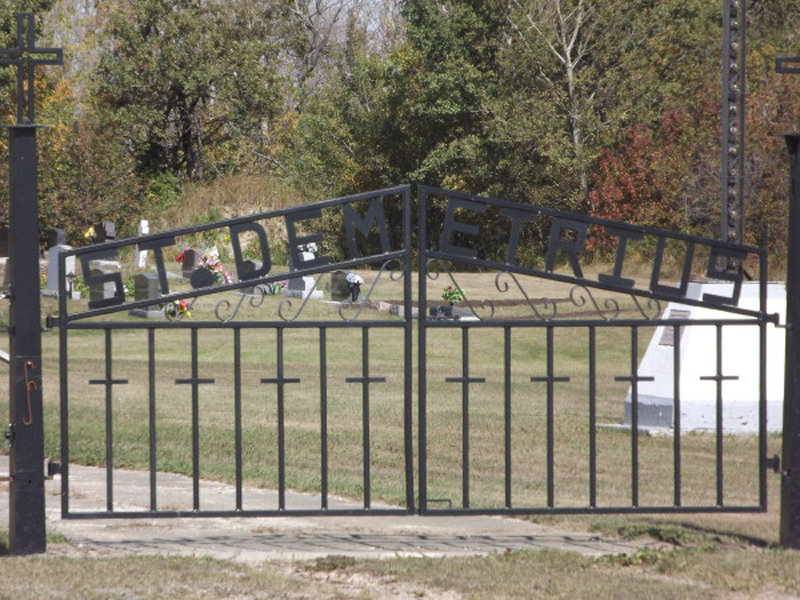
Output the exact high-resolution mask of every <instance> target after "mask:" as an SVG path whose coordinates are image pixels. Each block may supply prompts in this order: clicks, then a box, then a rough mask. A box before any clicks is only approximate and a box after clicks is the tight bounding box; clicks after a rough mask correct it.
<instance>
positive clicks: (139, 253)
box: [133, 219, 150, 269]
mask: <svg viewBox="0 0 800 600" xmlns="http://www.w3.org/2000/svg"><path fill="white" fill-rule="evenodd" d="M136 233H137V235H139V236H142V235H147V234H148V233H150V223H148V222H147V220H146V219H142V220H141V221H139V228H138V229H137V232H136ZM133 256H134V259H135V266H136V268H138V269H146V268H147V251H146V250H139V245H138V244H137V245H136V248H135V249H134V252H133Z"/></svg>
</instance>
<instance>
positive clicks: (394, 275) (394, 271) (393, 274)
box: [339, 258, 404, 322]
mask: <svg viewBox="0 0 800 600" xmlns="http://www.w3.org/2000/svg"><path fill="white" fill-rule="evenodd" d="M393 264H396V265H397V267H396V268H392V265H393ZM387 271H388V273H389V279H390V280H392V281H399V280H401V279H402V278H403V277H404V273H403V263H402V262H401V261H400V260H398V259H396V258H393V259H391V260H387V261H386V262H385V263H383V264H382V265H381V268H380V270H379V271H378V274H377V275H376V276H375V279H374V280H373V281H372V285H370V286H369V289H368V290H367V293H366V294H364V295H363V296H362V298H361V299H360V300H358V301H356V302H355V304H354V303H353V302H352V301H351V300H348V301H346V302H342V303H341V304H340V305H339V317H341V319H342V320H343V321H347V322H352V321H355V320H356V319H358V317H359V315H361V311H363V310H364V306H366V305H367V302H368V301H369V299H370V296H372V292H373V291H374V290H375V286H376V285H377V284H378V280H380V278H381V276H382V275H383V274H384V273H385V272H387ZM354 305H355V306H357V307H358V308H357V310H356V312H355V314H354V315H353V316H352V317H348V316H347V315H345V311H348V310H351V309H352V308H353V306H354Z"/></svg>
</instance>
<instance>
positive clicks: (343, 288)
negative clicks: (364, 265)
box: [331, 271, 350, 301]
mask: <svg viewBox="0 0 800 600" xmlns="http://www.w3.org/2000/svg"><path fill="white" fill-rule="evenodd" d="M349 298H350V284H349V283H347V271H334V272H333V273H331V300H340V301H341V300H348V299H349Z"/></svg>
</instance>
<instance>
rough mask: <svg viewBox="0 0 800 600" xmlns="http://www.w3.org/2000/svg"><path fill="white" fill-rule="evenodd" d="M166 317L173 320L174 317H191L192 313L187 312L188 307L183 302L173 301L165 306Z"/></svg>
mask: <svg viewBox="0 0 800 600" xmlns="http://www.w3.org/2000/svg"><path fill="white" fill-rule="evenodd" d="M165 311H166V313H167V317H169V318H171V319H174V318H176V317H183V316H186V317H191V316H192V313H191V311H190V310H189V305H188V304H186V302H184V301H183V300H175V301H174V302H170V303H169V304H167V306H166V309H165Z"/></svg>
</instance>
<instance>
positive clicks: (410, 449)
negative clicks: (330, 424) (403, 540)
mask: <svg viewBox="0 0 800 600" xmlns="http://www.w3.org/2000/svg"><path fill="white" fill-rule="evenodd" d="M403 244H404V250H405V255H404V257H403V306H404V308H403V316H404V317H405V319H406V327H405V350H404V355H403V360H404V362H405V365H404V366H405V368H404V393H405V398H404V410H403V433H404V444H405V453H406V508H407V509H408V511H409V512H414V510H415V509H414V504H415V502H414V432H413V430H412V425H413V423H412V420H413V418H414V417H413V407H412V402H413V395H414V382H413V376H414V365H413V360H414V315H413V312H414V307H413V297H412V281H411V271H412V269H411V266H412V265H411V260H412V254H411V248H412V244H413V242H412V240H411V187H410V186H409V187H407V188H406V189H405V191H404V192H403Z"/></svg>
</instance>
